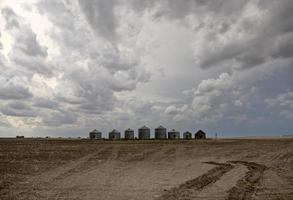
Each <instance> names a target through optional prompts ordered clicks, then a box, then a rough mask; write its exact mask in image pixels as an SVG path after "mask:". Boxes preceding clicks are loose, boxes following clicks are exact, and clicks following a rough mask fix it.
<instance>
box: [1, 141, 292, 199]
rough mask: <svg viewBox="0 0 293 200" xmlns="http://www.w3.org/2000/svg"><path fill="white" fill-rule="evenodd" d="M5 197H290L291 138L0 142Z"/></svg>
mask: <svg viewBox="0 0 293 200" xmlns="http://www.w3.org/2000/svg"><path fill="white" fill-rule="evenodd" d="M0 199H3V200H6V199H10V200H11V199H89V200H91V199H101V200H135V199H137V200H138V199H141V200H152V199H153V200H167V199H168V200H177V199H178V200H179V199H180V200H183V199H185V200H189V199H190V200H191V199H223V200H236V199H243V200H250V199H256V200H266V199H271V200H277V199H284V200H292V199H293V139H290V138H286V139H272V138H270V139H219V140H204V141H195V140H192V141H183V140H179V141H154V140H152V141H137V140H135V141H90V140H62V139H59V140H54V139H0Z"/></svg>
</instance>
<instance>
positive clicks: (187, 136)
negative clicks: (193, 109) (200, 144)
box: [183, 131, 192, 140]
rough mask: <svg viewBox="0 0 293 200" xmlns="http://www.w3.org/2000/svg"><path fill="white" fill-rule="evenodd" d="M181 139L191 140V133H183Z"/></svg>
mask: <svg viewBox="0 0 293 200" xmlns="http://www.w3.org/2000/svg"><path fill="white" fill-rule="evenodd" d="M183 139H185V140H190V139H192V133H190V132H189V131H186V132H185V133H183Z"/></svg>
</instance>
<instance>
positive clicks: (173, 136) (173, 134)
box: [168, 129, 180, 140]
mask: <svg viewBox="0 0 293 200" xmlns="http://www.w3.org/2000/svg"><path fill="white" fill-rule="evenodd" d="M179 138H180V132H179V131H176V130H175V129H172V130H171V131H169V132H168V139H170V140H176V139H179Z"/></svg>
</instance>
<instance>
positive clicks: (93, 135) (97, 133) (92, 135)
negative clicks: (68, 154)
mask: <svg viewBox="0 0 293 200" xmlns="http://www.w3.org/2000/svg"><path fill="white" fill-rule="evenodd" d="M89 137H90V139H102V133H101V132H100V131H98V130H96V129H94V130H92V131H91V132H90V133H89Z"/></svg>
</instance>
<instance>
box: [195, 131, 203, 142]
mask: <svg viewBox="0 0 293 200" xmlns="http://www.w3.org/2000/svg"><path fill="white" fill-rule="evenodd" d="M194 139H196V140H200V139H206V133H205V132H203V131H202V130H199V131H197V132H196V133H195V134H194Z"/></svg>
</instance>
